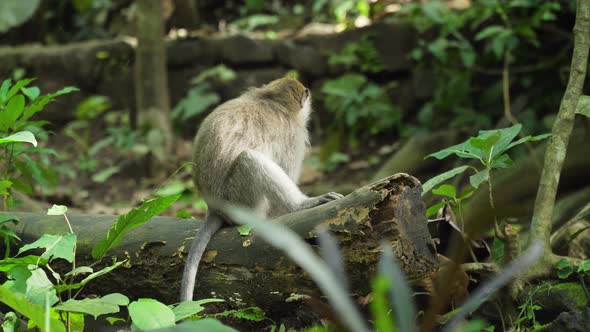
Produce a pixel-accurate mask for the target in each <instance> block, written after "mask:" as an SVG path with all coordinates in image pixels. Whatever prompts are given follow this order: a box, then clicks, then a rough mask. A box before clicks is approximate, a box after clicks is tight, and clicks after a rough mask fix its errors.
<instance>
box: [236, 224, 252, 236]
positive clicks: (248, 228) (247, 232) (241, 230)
mask: <svg viewBox="0 0 590 332" xmlns="http://www.w3.org/2000/svg"><path fill="white" fill-rule="evenodd" d="M251 230H252V226H250V225H242V226H240V227H238V233H240V235H241V236H246V235H250V231H251Z"/></svg>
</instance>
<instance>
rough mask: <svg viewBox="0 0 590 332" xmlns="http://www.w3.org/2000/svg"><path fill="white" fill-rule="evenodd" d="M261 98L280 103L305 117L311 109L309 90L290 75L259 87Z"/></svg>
mask: <svg viewBox="0 0 590 332" xmlns="http://www.w3.org/2000/svg"><path fill="white" fill-rule="evenodd" d="M258 92H259V93H260V95H261V96H262V97H263V98H268V99H270V100H273V101H275V102H279V103H281V104H282V105H283V106H285V108H286V109H287V110H288V111H290V112H296V113H298V114H300V112H301V114H300V115H301V116H303V117H304V118H305V119H307V117H308V115H309V112H310V111H311V92H310V91H309V89H307V88H306V87H305V86H304V85H303V84H301V82H299V81H298V80H296V79H294V78H291V77H283V78H279V79H276V80H274V81H272V82H270V83H268V84H266V85H264V86H263V87H261V88H260V89H258Z"/></svg>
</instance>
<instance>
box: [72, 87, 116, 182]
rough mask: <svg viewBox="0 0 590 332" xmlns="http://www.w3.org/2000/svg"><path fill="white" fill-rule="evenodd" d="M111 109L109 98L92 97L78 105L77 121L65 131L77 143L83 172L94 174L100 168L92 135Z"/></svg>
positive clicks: (75, 113)
mask: <svg viewBox="0 0 590 332" xmlns="http://www.w3.org/2000/svg"><path fill="white" fill-rule="evenodd" d="M109 108H111V104H110V101H109V99H108V98H107V97H105V96H90V97H88V98H87V99H85V100H83V101H82V102H80V103H79V104H78V106H77V107H76V110H75V112H74V115H75V117H76V119H75V120H73V121H70V122H69V123H68V124H67V126H66V127H65V129H64V133H65V134H66V135H67V136H69V137H71V138H72V139H73V140H74V142H76V146H77V148H78V154H79V161H78V165H79V167H80V168H81V169H82V170H83V171H88V172H94V171H96V169H97V168H98V166H99V165H98V162H97V161H96V160H94V159H93V157H94V156H95V155H96V153H97V152H98V150H99V149H96V148H92V147H93V146H92V142H91V134H92V129H93V128H94V126H95V123H96V120H97V119H98V117H99V116H100V115H102V114H103V113H104V112H105V111H107V110H108V109H109Z"/></svg>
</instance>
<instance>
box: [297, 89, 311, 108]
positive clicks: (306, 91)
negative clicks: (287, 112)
mask: <svg viewBox="0 0 590 332" xmlns="http://www.w3.org/2000/svg"><path fill="white" fill-rule="evenodd" d="M310 95H311V92H310V91H309V89H308V88H304V89H303V93H302V94H301V101H300V104H301V107H303V105H304V104H305V101H307V98H309V96H310Z"/></svg>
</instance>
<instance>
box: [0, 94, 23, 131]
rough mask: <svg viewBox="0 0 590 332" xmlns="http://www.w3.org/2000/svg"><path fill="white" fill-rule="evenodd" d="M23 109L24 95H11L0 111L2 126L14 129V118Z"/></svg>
mask: <svg viewBox="0 0 590 332" xmlns="http://www.w3.org/2000/svg"><path fill="white" fill-rule="evenodd" d="M24 110H25V97H24V96H23V95H16V96H14V97H12V98H11V99H10V100H9V101H8V103H7V104H6V108H5V109H4V111H3V112H2V113H0V122H2V127H3V128H10V129H14V128H15V125H16V120H17V119H18V117H19V116H21V114H23V112H24Z"/></svg>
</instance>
